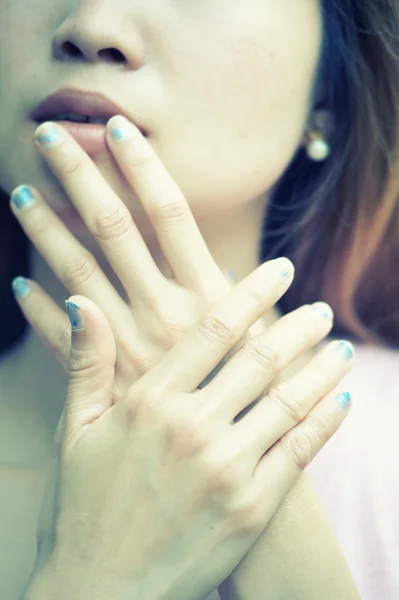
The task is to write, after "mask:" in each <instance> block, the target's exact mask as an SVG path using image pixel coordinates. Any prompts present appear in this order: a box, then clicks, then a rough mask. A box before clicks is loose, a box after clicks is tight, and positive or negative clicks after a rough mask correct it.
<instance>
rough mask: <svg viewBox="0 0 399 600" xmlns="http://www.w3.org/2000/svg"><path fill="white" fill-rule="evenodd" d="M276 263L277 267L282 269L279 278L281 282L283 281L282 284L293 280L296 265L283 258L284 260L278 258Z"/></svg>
mask: <svg viewBox="0 0 399 600" xmlns="http://www.w3.org/2000/svg"><path fill="white" fill-rule="evenodd" d="M275 262H276V267H277V268H278V269H280V273H279V276H278V279H279V281H281V283H285V282H286V281H288V280H289V279H291V278H292V276H293V275H294V265H293V264H292V262H291V261H290V260H289V258H286V257H285V256H283V257H282V258H277V259H276V261H275Z"/></svg>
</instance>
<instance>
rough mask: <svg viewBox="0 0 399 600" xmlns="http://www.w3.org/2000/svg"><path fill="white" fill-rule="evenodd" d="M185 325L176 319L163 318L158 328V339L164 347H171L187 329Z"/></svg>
mask: <svg viewBox="0 0 399 600" xmlns="http://www.w3.org/2000/svg"><path fill="white" fill-rule="evenodd" d="M187 329H188V328H187V327H186V326H185V325H184V324H183V323H180V322H178V321H177V320H176V319H170V318H167V319H164V320H163V322H162V325H161V328H160V329H159V330H158V341H159V342H160V343H161V344H162V346H163V347H164V348H166V349H168V350H169V349H170V348H172V347H173V346H174V345H175V344H176V342H177V341H178V340H179V339H180V338H181V337H182V335H183V334H184V333H186V331H187Z"/></svg>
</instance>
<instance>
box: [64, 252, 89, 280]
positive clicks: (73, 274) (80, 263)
mask: <svg viewBox="0 0 399 600" xmlns="http://www.w3.org/2000/svg"><path fill="white" fill-rule="evenodd" d="M97 268H98V264H97V261H96V259H95V258H94V256H93V255H92V254H91V253H90V252H86V253H84V254H81V255H79V256H75V257H73V258H71V259H70V260H69V262H68V263H67V264H66V265H65V267H64V268H63V271H62V273H61V281H62V283H63V284H64V285H65V286H66V287H77V286H80V285H82V284H83V283H86V281H88V280H89V279H90V277H91V276H92V275H93V273H95V271H96V270H97Z"/></svg>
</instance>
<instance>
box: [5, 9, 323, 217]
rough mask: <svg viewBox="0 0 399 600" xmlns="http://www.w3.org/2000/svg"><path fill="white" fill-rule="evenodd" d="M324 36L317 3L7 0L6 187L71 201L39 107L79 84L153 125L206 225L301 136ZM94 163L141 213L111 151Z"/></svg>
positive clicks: (277, 164) (240, 200)
mask: <svg viewBox="0 0 399 600" xmlns="http://www.w3.org/2000/svg"><path fill="white" fill-rule="evenodd" d="M321 37H322V22H321V7H320V1H319V0H146V1H144V0H0V81H1V85H0V107H1V109H0V110H1V114H0V185H1V186H2V187H3V188H4V189H5V190H6V191H7V192H8V193H10V192H11V190H12V189H13V188H14V187H16V186H17V185H19V184H21V183H27V184H32V185H34V186H36V187H37V188H38V189H39V190H40V191H41V192H42V193H43V194H44V195H45V197H46V199H47V201H48V202H49V204H50V205H51V206H53V208H54V209H55V210H57V211H58V212H60V211H62V210H63V209H64V210H65V207H66V206H68V205H70V201H69V199H68V197H67V196H66V195H65V193H64V192H63V190H62V188H61V186H60V185H59V183H58V180H56V178H55V177H54V176H53V175H52V173H51V171H50V170H49V169H48V167H47V165H46V163H45V161H44V160H43V159H42V158H41V156H40V154H39V152H38V150H37V149H36V146H35V144H34V142H33V133H34V130H35V128H36V126H37V124H35V123H34V122H33V121H31V120H30V119H29V113H30V112H31V111H32V109H34V108H35V107H36V106H37V105H38V104H39V103H40V102H41V101H42V100H44V99H45V98H46V97H47V96H48V95H50V94H52V93H54V92H56V91H57V90H59V89H61V88H65V87H75V88H80V89H84V90H92V91H93V90H94V91H99V92H102V93H103V94H105V95H106V96H108V97H109V98H111V99H112V100H113V101H115V102H116V103H117V104H119V105H120V106H121V107H123V109H124V111H125V112H126V113H127V115H128V116H130V117H131V119H132V120H133V121H134V120H136V119H137V121H138V122H139V123H141V124H142V125H143V126H144V127H145V128H146V129H147V130H148V131H149V135H150V137H149V142H150V144H151V145H152V146H153V148H154V149H155V151H156V152H157V154H158V155H159V157H160V159H161V161H162V162H163V164H164V165H165V167H166V168H167V170H168V171H169V173H170V174H171V176H172V177H173V179H174V180H175V181H176V182H177V183H178V185H179V186H180V188H181V190H182V191H183V193H184V195H185V197H186V198H187V200H188V201H189V203H190V205H191V207H192V209H193V212H194V214H195V215H196V217H197V218H198V219H201V218H204V217H207V218H209V217H212V216H217V215H221V214H226V213H227V211H229V213H231V211H233V209H234V208H238V207H239V208H242V207H243V206H246V205H248V204H249V202H250V201H251V200H253V199H254V198H261V197H262V196H264V194H265V192H267V191H268V190H270V189H271V188H272V186H273V185H274V184H275V183H276V181H277V180H278V179H279V178H280V177H281V175H282V174H283V172H284V170H285V169H286V167H287V166H288V163H289V162H290V160H291V158H292V157H293V155H294V153H295V152H296V150H297V148H298V145H300V144H301V142H302V138H303V132H304V128H305V126H306V122H307V117H308V112H309V110H310V108H311V106H310V103H311V100H312V93H313V85H314V80H315V75H316V69H317V66H318V62H319V58H320V50H321ZM116 51H118V52H116ZM91 158H92V160H93V161H94V162H95V163H96V165H97V166H98V168H99V170H100V171H101V173H102V174H103V175H104V177H105V178H106V179H107V180H108V182H109V183H110V184H111V185H112V187H113V188H114V189H115V190H116V191H117V193H118V194H119V195H120V197H121V198H122V199H123V200H124V202H125V203H126V204H127V205H128V206H129V208H130V210H131V211H132V213H133V214H135V212H136V213H137V215H139V212H140V204H139V202H138V199H137V198H136V197H135V196H134V194H133V193H132V191H131V190H130V189H129V187H128V184H127V182H126V180H125V179H124V177H123V176H122V174H121V172H120V171H119V169H118V167H117V165H116V163H115V162H114V161H113V159H112V156H111V154H110V153H109V151H108V150H106V151H103V152H101V153H99V154H96V155H94V156H92V157H91ZM60 214H62V213H60Z"/></svg>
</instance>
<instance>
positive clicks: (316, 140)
mask: <svg viewBox="0 0 399 600" xmlns="http://www.w3.org/2000/svg"><path fill="white" fill-rule="evenodd" d="M332 129H333V122H332V115H331V113H330V111H328V110H316V111H314V113H313V115H312V117H311V120H310V123H309V130H308V131H307V133H306V138H307V141H306V154H307V155H308V157H309V158H310V159H311V160H314V161H316V162H322V161H323V160H326V159H327V158H328V157H329V156H330V154H331V145H330V144H329V143H328V141H327V138H328V137H329V135H330V134H331V133H332Z"/></svg>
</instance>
